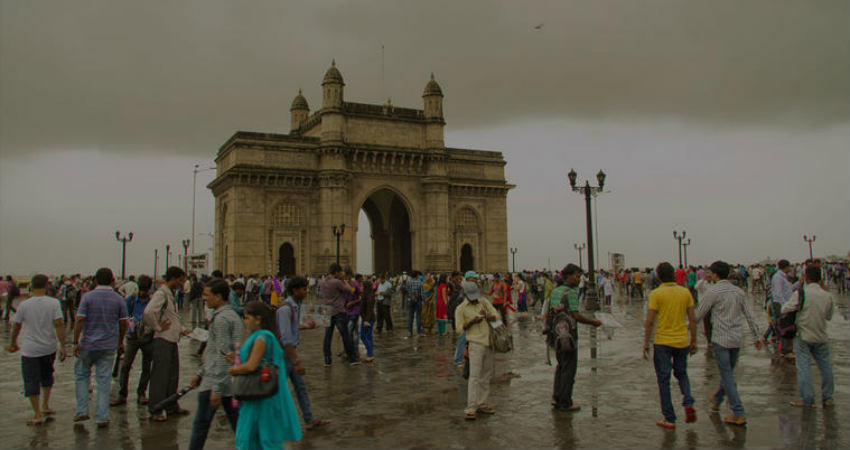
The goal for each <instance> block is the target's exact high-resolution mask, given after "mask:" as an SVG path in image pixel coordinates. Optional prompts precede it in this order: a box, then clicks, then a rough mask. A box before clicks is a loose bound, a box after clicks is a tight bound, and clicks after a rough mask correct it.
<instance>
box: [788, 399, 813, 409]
mask: <svg viewBox="0 0 850 450" xmlns="http://www.w3.org/2000/svg"><path fill="white" fill-rule="evenodd" d="M789 404H790V405H791V406H799V407H801V408H814V407H815V405H814V404H811V405H810V404H808V403H803V402H801V401H799V400H797V401H793V402H791V403H789Z"/></svg>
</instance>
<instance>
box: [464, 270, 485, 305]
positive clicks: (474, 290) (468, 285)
mask: <svg viewBox="0 0 850 450" xmlns="http://www.w3.org/2000/svg"><path fill="white" fill-rule="evenodd" d="M470 272H472V271H471V270H470V271H469V272H466V274H467V275H469V273H470ZM472 273H475V272H472ZM460 285H461V287H462V288H463V294H464V295H465V296H466V298H468V299H470V300H478V299H479V298H481V291H479V290H478V285H477V284H475V283H473V282H471V281H464V282H463V283H461V284H460Z"/></svg>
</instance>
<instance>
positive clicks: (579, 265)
mask: <svg viewBox="0 0 850 450" xmlns="http://www.w3.org/2000/svg"><path fill="white" fill-rule="evenodd" d="M573 247H575V249H576V250H578V267H579V269H581V268H582V266H581V251H582V250H584V247H585V244H584V243H583V242H582V244H581V245H578V244H573ZM582 270H584V269H582Z"/></svg>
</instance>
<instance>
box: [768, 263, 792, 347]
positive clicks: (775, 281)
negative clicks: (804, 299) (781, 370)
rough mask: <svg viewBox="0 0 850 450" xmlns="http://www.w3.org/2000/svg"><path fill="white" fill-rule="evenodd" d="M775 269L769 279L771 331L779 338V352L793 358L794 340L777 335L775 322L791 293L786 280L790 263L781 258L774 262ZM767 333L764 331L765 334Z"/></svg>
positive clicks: (789, 283)
mask: <svg viewBox="0 0 850 450" xmlns="http://www.w3.org/2000/svg"><path fill="white" fill-rule="evenodd" d="M776 267H777V269H778V270H777V271H776V273H774V274H773V278H771V279H770V294H771V296H772V297H773V298H772V300H771V304H770V307H771V314H770V316H771V318H772V319H773V324H772V325H771V326H772V327H773V332H774V333H775V334H776V335H777V337H778V338H780V340H779V353H780V354H782V355H784V356H785V357H786V358H788V359H793V358H794V353H793V350H792V348H793V345H794V341H793V339H791V338H788V337H782V336H779V332H778V329H777V328H776V326H777V323H778V321H779V316H780V315H781V313H782V312H781V310H782V307H783V306H784V305H785V304H786V303H787V302H788V300H789V299H790V298H791V295H792V293H793V289H792V287H791V282H790V281H788V274H789V273H791V269H792V267H791V263H789V262H788V260H787V259H781V260H779V262H778V263H777V264H776ZM767 334H769V331H768V333H766V335H767Z"/></svg>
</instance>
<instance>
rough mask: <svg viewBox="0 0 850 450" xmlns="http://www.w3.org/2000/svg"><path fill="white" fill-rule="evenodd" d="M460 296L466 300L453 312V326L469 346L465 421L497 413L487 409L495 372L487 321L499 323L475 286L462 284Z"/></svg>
mask: <svg viewBox="0 0 850 450" xmlns="http://www.w3.org/2000/svg"><path fill="white" fill-rule="evenodd" d="M463 293H464V295H465V296H466V300H464V301H463V303H461V304H460V305H459V306H458V307H457V310H456V311H455V323H458V324H462V326H463V331H464V333H465V334H466V341H467V342H468V346H469V347H468V348H469V385H468V386H469V388H468V392H467V398H466V409H464V410H463V413H464V415H465V417H466V420H475V418H476V415H477V414H478V413H481V414H488V415H489V414H495V413H496V412H495V411H494V410H493V408H491V407H489V406H487V398H488V397H489V395H490V378H492V377H493V371H494V361H493V349H492V348H491V347H490V324H489V322H491V321H495V320H498V319H499V313H498V312H497V311H496V308H494V307H493V305H491V304H490V302H488V301H487V299H485V298H483V297H482V296H481V291H480V290H479V289H478V285H476V284H475V283H473V282H470V281H464V282H463Z"/></svg>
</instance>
